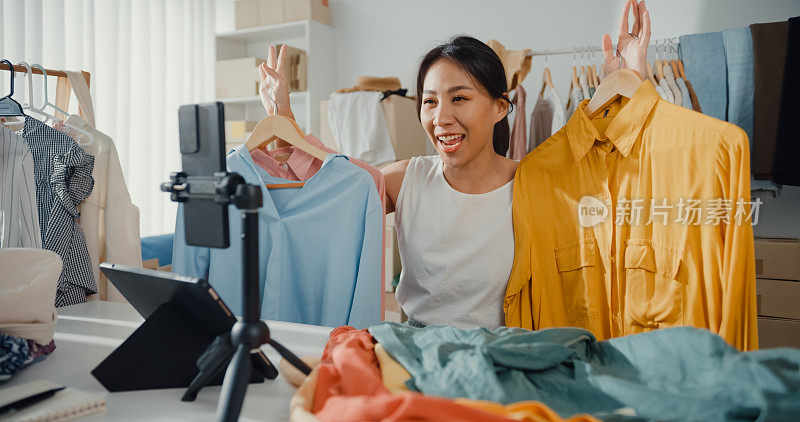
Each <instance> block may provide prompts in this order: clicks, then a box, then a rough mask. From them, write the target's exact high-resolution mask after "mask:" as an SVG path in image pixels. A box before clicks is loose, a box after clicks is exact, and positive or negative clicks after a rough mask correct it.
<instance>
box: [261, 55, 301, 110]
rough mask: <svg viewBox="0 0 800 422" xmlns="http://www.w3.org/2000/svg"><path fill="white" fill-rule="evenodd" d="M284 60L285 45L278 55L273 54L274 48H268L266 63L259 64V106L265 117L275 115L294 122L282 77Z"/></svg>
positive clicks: (284, 81)
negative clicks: (262, 108) (260, 105)
mask: <svg viewBox="0 0 800 422" xmlns="http://www.w3.org/2000/svg"><path fill="white" fill-rule="evenodd" d="M285 60H286V45H285V44H284V45H283V46H281V51H280V54H275V46H274V45H271V46H269V56H268V57H267V62H266V63H261V66H259V67H258V73H259V74H260V75H261V83H260V85H259V87H258V92H259V94H260V95H261V104H263V105H264V110H266V112H267V116H274V115H276V114H278V115H281V116H284V117H288V118H290V119H292V120H294V113H292V107H291V104H290V103H289V86H288V85H287V84H286V77H285V75H284V69H285V67H284V61H285Z"/></svg>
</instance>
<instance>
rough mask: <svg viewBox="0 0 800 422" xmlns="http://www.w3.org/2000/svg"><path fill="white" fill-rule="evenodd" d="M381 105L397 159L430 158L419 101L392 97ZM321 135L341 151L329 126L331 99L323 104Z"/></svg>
mask: <svg viewBox="0 0 800 422" xmlns="http://www.w3.org/2000/svg"><path fill="white" fill-rule="evenodd" d="M381 105H382V106H383V112H384V116H386V127H387V129H388V130H389V138H391V140H392V146H393V147H394V155H395V157H396V158H397V160H398V161H400V160H405V159H408V158H411V157H418V156H424V155H428V154H427V152H426V147H427V145H428V142H429V141H428V135H427V134H426V133H425V129H423V128H422V124H421V123H420V122H419V119H418V118H417V106H416V100H414V99H413V98H408V97H401V96H399V95H390V96H389V97H387V98H386V99H385V100H383V101H381ZM320 136H321V137H322V138H321V141H322V142H323V143H324V144H325V145H326V146H328V147H329V148H332V149H335V150H337V151H338V150H339V149H340V148H339V146H338V142H337V140H336V139H334V137H333V133H332V132H331V128H330V125H329V124H328V100H324V101H321V102H320ZM378 167H380V166H378Z"/></svg>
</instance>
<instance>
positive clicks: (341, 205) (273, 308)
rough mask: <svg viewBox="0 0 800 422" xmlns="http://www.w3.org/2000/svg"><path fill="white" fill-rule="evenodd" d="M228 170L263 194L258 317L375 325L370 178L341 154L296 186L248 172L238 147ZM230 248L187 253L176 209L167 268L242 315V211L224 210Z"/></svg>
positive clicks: (378, 211)
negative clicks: (195, 280)
mask: <svg viewBox="0 0 800 422" xmlns="http://www.w3.org/2000/svg"><path fill="white" fill-rule="evenodd" d="M227 167H228V171H231V172H236V173H239V174H240V175H241V176H242V177H244V179H245V180H246V181H247V183H251V184H256V185H259V186H261V193H262V195H263V199H264V205H263V207H262V208H261V209H259V212H258V216H259V220H258V225H259V226H258V229H259V233H258V235H259V258H260V265H259V279H260V281H261V285H260V292H261V317H262V318H266V319H272V320H279V321H289V322H297V323H304V324H314V325H325V326H339V325H351V326H354V327H356V328H367V327H368V326H369V325H371V324H375V323H377V322H379V321H380V320H381V294H382V291H383V289H382V286H381V285H380V282H381V280H382V279H381V254H382V253H383V250H382V246H381V245H382V233H381V231H382V227H383V220H382V219H383V211H382V207H381V200H380V197H379V196H378V190H377V189H376V187H375V182H374V180H373V178H372V176H371V175H370V174H369V173H368V172H367V171H366V170H364V169H362V168H360V167H358V166H356V165H355V164H353V163H351V162H350V160H349V159H348V158H347V157H346V156H343V155H337V154H328V156H327V157H326V158H325V161H324V162H323V164H322V168H320V170H319V171H318V172H317V173H316V174H315V175H314V176H312V177H311V178H310V179H308V180H307V181H306V183H305V186H303V187H302V188H285V189H272V190H269V191H268V190H267V189H266V187H265V185H266V184H272V183H290V182H293V181H291V180H286V179H281V178H277V177H273V176H270V175H269V173H267V172H266V171H265V170H263V169H262V168H261V167H259V166H258V165H257V164H255V163H254V162H253V160H252V158H251V157H250V153H249V152H248V151H247V148H246V146H245V145H240V146H239V147H237V148H235V149H234V150H233V151H231V153H230V154H228V157H227ZM228 209H229V211H230V223H229V225H230V236H231V242H230V243H231V246H230V247H229V248H227V249H214V248H202V247H194V246H187V245H186V240H185V233H184V222H183V205H182V204H181V205H179V207H178V218H177V222H176V224H175V242H174V247H173V262H172V270H173V271H174V272H176V273H178V274H183V275H187V276H193V277H201V278H205V279H207V280H208V281H209V282H210V283H211V285H212V286H213V287H214V289H215V290H216V291H217V292H218V293H219V294H220V296H221V297H222V298H223V300H224V301H225V303H226V304H227V305H228V306H229V307H230V309H231V311H232V312H233V313H234V314H237V315H241V313H242V297H241V296H242V252H243V248H242V242H241V240H240V239H239V234H240V233H241V227H242V221H241V212H240V211H239V209H237V208H236V207H235V206H233V205H231V206H229V208H228Z"/></svg>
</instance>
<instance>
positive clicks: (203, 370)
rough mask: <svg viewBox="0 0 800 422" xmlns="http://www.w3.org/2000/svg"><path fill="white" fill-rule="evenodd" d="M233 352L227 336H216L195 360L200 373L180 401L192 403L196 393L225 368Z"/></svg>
mask: <svg viewBox="0 0 800 422" xmlns="http://www.w3.org/2000/svg"><path fill="white" fill-rule="evenodd" d="M235 351H236V349H234V348H233V345H231V340H230V336H229V335H227V334H225V335H221V336H217V338H215V339H214V341H213V342H212V343H211V344H210V345H209V346H208V349H206V351H205V352H203V354H202V355H200V358H199V359H197V367H198V369H199V370H200V372H198V374H197V376H195V377H194V379H193V380H192V383H191V384H189V388H187V389H186V393H184V394H183V397H181V401H194V400H195V399H196V398H197V393H199V392H200V390H201V389H202V388H203V387H205V386H206V385H208V383H209V382H211V380H212V379H214V378H215V377H216V376H217V374H219V373H220V371H222V369H223V368H225V365H227V364H228V362H229V361H230V360H231V356H233V353H234V352H235Z"/></svg>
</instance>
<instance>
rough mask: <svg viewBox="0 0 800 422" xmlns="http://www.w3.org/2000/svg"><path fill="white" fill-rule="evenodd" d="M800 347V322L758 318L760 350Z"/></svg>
mask: <svg viewBox="0 0 800 422" xmlns="http://www.w3.org/2000/svg"><path fill="white" fill-rule="evenodd" d="M773 347H800V321H798V320H792V319H781V318H771V317H758V348H759V349H770V348H773Z"/></svg>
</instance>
